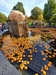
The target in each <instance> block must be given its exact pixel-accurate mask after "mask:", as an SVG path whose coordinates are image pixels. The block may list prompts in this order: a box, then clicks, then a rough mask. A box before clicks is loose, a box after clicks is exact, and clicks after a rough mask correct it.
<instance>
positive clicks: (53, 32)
mask: <svg viewBox="0 0 56 75" xmlns="http://www.w3.org/2000/svg"><path fill="white" fill-rule="evenodd" d="M29 30H31V31H32V32H35V33H36V34H41V33H42V34H44V33H50V34H51V35H52V36H53V37H54V38H55V39H56V28H29Z"/></svg>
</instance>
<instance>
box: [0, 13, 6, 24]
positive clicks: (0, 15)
mask: <svg viewBox="0 0 56 75" xmlns="http://www.w3.org/2000/svg"><path fill="white" fill-rule="evenodd" d="M6 20H7V17H6V16H5V14H3V13H1V12H0V23H6Z"/></svg>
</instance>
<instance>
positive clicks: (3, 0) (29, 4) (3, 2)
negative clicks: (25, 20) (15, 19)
mask: <svg viewBox="0 0 56 75" xmlns="http://www.w3.org/2000/svg"><path fill="white" fill-rule="evenodd" d="M17 2H22V3H23V6H24V9H25V11H26V15H27V16H30V15H31V10H32V9H33V8H34V7H36V6H37V7H39V8H41V9H42V10H43V9H44V4H45V3H47V0H0V12H2V13H3V14H5V15H6V16H7V17H8V15H9V13H10V12H11V10H12V8H13V6H15V5H16V4H17Z"/></svg>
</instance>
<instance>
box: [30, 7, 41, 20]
mask: <svg viewBox="0 0 56 75" xmlns="http://www.w3.org/2000/svg"><path fill="white" fill-rule="evenodd" d="M41 14H42V10H41V9H40V8H39V7H34V8H33V10H31V18H32V19H34V20H36V19H38V18H39V16H40V15H41Z"/></svg>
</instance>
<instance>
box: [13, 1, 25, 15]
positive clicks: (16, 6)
mask: <svg viewBox="0 0 56 75" xmlns="http://www.w3.org/2000/svg"><path fill="white" fill-rule="evenodd" d="M13 10H19V11H20V12H22V13H23V14H25V9H24V7H23V4H22V3H21V2H18V3H17V4H16V5H15V6H14V7H13Z"/></svg>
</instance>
